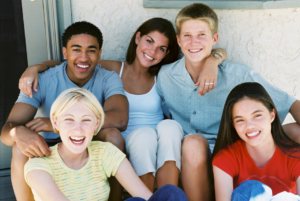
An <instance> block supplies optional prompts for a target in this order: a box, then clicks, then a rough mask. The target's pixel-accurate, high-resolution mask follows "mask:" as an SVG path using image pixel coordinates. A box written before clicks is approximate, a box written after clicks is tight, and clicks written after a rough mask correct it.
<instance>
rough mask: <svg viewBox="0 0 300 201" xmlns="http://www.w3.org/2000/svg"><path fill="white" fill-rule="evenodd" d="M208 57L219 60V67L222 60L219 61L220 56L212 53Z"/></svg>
mask: <svg viewBox="0 0 300 201" xmlns="http://www.w3.org/2000/svg"><path fill="white" fill-rule="evenodd" d="M210 55H211V56H213V57H215V58H217V59H219V61H220V63H219V65H220V64H221V63H222V60H221V58H220V56H219V55H218V54H215V53H212V54H210Z"/></svg>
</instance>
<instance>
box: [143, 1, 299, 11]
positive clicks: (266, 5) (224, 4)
mask: <svg viewBox="0 0 300 201" xmlns="http://www.w3.org/2000/svg"><path fill="white" fill-rule="evenodd" d="M196 2H199V3H204V4H207V5H208V6H210V7H211V8H214V9H276V8H293V7H300V0H205V1H188V0H144V7H145V8H183V7H185V6H187V5H189V4H192V3H196Z"/></svg>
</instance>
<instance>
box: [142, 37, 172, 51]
mask: <svg viewBox="0 0 300 201" xmlns="http://www.w3.org/2000/svg"><path fill="white" fill-rule="evenodd" d="M147 37H149V38H150V39H151V41H152V42H154V43H155V41H154V40H153V38H152V37H151V36H147ZM161 47H165V48H167V49H168V47H167V46H164V45H162V46H161Z"/></svg>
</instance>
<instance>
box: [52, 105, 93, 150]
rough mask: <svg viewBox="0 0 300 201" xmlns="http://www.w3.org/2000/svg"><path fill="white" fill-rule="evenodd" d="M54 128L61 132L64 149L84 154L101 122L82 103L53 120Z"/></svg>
mask: <svg viewBox="0 0 300 201" xmlns="http://www.w3.org/2000/svg"><path fill="white" fill-rule="evenodd" d="M52 121H53V126H54V128H55V129H56V130H57V131H59V134H60V137H61V140H62V145H61V146H62V148H63V149H67V150H69V151H70V152H72V153H75V154H80V153H83V152H84V151H85V150H86V148H87V146H88V145H89V144H90V142H91V140H92V138H93V135H94V132H95V131H96V130H97V127H98V125H99V120H97V118H96V116H95V114H94V113H93V111H92V110H91V109H90V108H89V107H88V106H86V105H85V104H83V103H82V102H80V101H77V102H76V103H75V104H74V105H73V106H71V107H70V108H69V109H68V110H66V111H65V112H64V113H62V114H61V115H60V116H58V117H57V118H52Z"/></svg>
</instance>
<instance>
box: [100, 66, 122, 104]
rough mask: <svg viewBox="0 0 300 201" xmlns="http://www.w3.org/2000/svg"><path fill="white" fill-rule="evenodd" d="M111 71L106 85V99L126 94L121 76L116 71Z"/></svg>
mask: <svg viewBox="0 0 300 201" xmlns="http://www.w3.org/2000/svg"><path fill="white" fill-rule="evenodd" d="M110 73H111V74H110V75H109V76H108V78H107V79H106V82H105V87H104V99H105V100H106V99H108V98H109V97H111V96H113V95H123V96H125V92H124V89H123V83H122V80H121V78H120V77H119V76H118V74H117V73H115V72H110Z"/></svg>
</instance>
